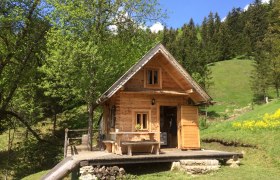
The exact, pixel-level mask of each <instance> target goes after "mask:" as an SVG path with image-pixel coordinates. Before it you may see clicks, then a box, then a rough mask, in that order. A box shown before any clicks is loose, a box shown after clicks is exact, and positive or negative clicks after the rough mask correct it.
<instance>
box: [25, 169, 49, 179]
mask: <svg viewBox="0 0 280 180" xmlns="http://www.w3.org/2000/svg"><path fill="white" fill-rule="evenodd" d="M48 171H49V170H46V171H41V172H38V173H35V174H31V175H29V176H26V177H24V178H23V179H22V180H37V179H41V177H42V176H43V175H45V174H47V173H48Z"/></svg>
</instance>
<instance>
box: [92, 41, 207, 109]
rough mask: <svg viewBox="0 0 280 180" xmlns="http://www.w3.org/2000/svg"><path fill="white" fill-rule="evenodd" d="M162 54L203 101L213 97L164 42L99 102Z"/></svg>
mask: <svg viewBox="0 0 280 180" xmlns="http://www.w3.org/2000/svg"><path fill="white" fill-rule="evenodd" d="M158 53H160V54H162V55H163V56H164V57H165V59H166V60H167V61H168V62H169V63H170V64H171V65H172V67H173V68H175V69H176V72H177V73H178V74H180V76H181V77H182V79H183V81H185V83H188V84H190V85H191V86H192V88H193V90H194V91H195V92H197V93H198V95H199V96H200V97H201V98H200V99H201V103H202V102H203V103H208V102H209V101H210V100H211V97H210V96H209V95H208V94H207V93H206V92H205V91H204V90H203V89H202V88H201V87H200V86H199V85H198V84H197V83H196V82H195V81H194V79H193V78H192V77H191V76H190V75H189V74H188V73H187V72H186V70H185V69H184V68H183V67H182V66H181V65H180V64H179V63H178V62H177V61H176V60H175V58H174V57H173V56H172V55H171V54H170V53H169V52H168V51H167V49H166V48H165V47H164V46H163V45H162V44H157V45H156V46H155V47H153V48H152V49H151V50H150V51H148V52H147V53H146V54H145V55H144V56H143V57H142V58H141V59H140V60H139V61H138V62H137V63H136V64H135V65H133V66H132V67H131V68H130V69H129V70H128V71H127V72H126V73H125V74H124V75H123V76H121V77H120V78H119V79H118V80H117V81H116V82H115V83H114V84H113V85H112V86H111V87H110V88H109V89H108V90H107V91H105V92H104V93H103V94H102V95H101V96H100V98H99V99H98V100H97V103H98V104H101V103H103V102H105V101H106V100H107V99H109V98H110V97H112V96H113V95H114V94H115V93H116V92H117V91H118V90H120V89H121V88H122V87H124V85H125V84H126V83H127V82H128V81H129V80H130V79H131V78H132V77H133V76H134V75H135V74H136V73H137V72H138V71H139V70H140V69H141V68H143V67H144V66H145V65H146V64H147V63H148V62H149V61H151V59H152V58H153V57H154V56H155V55H156V54H158Z"/></svg>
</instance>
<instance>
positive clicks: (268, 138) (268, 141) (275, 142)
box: [201, 100, 280, 165]
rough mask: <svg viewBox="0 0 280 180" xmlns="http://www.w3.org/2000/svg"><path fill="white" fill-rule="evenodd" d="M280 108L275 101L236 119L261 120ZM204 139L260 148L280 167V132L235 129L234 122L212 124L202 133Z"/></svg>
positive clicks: (277, 130)
mask: <svg viewBox="0 0 280 180" xmlns="http://www.w3.org/2000/svg"><path fill="white" fill-rule="evenodd" d="M279 108H280V101H279V100H278V101H277V100H275V101H273V102H270V103H269V104H266V105H262V106H256V107H255V108H254V110H253V111H251V112H248V113H246V114H244V115H242V116H240V117H238V118H237V119H236V121H244V120H248V119H260V117H261V116H262V115H263V114H264V113H273V112H275V111H276V110H277V109H279ZM201 137H202V139H203V138H213V139H223V140H227V141H238V142H242V143H245V144H246V143H247V144H252V145H256V146H258V147H259V148H260V149H262V150H265V152H266V153H267V154H268V155H269V156H271V157H272V158H273V161H274V162H275V163H276V164H277V165H280V157H279V154H280V143H279V139H280V130H279V129H274V130H271V129H263V130H245V129H234V128H233V127H232V121H226V122H223V123H218V122H215V123H211V125H210V127H209V128H208V129H205V130H203V131H202V132H201Z"/></svg>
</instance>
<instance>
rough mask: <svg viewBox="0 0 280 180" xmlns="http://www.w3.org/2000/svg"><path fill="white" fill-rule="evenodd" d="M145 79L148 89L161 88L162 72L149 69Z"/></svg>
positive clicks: (156, 69) (146, 71)
mask: <svg viewBox="0 0 280 180" xmlns="http://www.w3.org/2000/svg"><path fill="white" fill-rule="evenodd" d="M144 78H145V87H146V88H161V71H160V69H159V68H147V69H146V70H145V77H144Z"/></svg>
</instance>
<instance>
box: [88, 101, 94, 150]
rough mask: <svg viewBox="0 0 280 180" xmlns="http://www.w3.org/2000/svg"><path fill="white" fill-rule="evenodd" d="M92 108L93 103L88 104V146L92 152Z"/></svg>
mask: <svg viewBox="0 0 280 180" xmlns="http://www.w3.org/2000/svg"><path fill="white" fill-rule="evenodd" d="M93 115H94V107H93V103H89V106H88V146H89V150H90V151H92V126H93Z"/></svg>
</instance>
